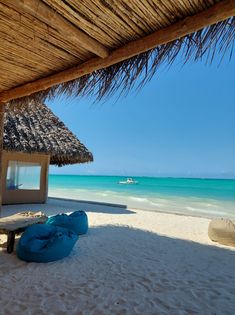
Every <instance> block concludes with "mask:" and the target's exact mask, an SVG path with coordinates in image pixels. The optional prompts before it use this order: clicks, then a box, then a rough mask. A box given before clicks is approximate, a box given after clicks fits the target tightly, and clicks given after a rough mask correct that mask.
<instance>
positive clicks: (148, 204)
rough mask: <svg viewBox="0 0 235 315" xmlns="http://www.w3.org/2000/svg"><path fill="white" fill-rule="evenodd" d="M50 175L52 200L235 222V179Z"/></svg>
mask: <svg viewBox="0 0 235 315" xmlns="http://www.w3.org/2000/svg"><path fill="white" fill-rule="evenodd" d="M125 179H126V178H125V177H119V176H80V175H49V196H51V197H61V198H70V199H79V200H91V201H99V202H108V203H119V204H124V205H127V207H129V208H136V209H144V210H151V211H163V212H173V213H180V214H189V215H199V216H206V217H218V216H223V217H230V218H233V219H235V179H198V178H156V177H135V178H134V180H136V181H138V184H134V185H133V184H132V185H123V184H119V181H121V180H125Z"/></svg>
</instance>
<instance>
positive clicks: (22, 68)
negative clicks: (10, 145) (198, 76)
mask: <svg viewBox="0 0 235 315" xmlns="http://www.w3.org/2000/svg"><path fill="white" fill-rule="evenodd" d="M223 2H224V3H225V2H226V3H229V4H230V6H231V3H232V0H222V1H218V0H205V1H198V0H190V1H189V0H180V1H175V0H164V1H162V0H132V1H127V0H112V1H108V0H91V1H76V0H68V1H59V0H47V1H46V0H45V1H44V0H37V1H36V0H25V1H24V5H21V2H17V1H11V0H4V1H3V0H0V12H1V11H2V12H3V14H2V16H1V15H0V26H1V25H3V26H4V27H2V28H0V44H1V40H3V46H4V47H5V50H4V51H3V52H0V67H2V69H3V70H4V69H5V70H6V69H7V74H5V73H3V75H0V100H1V91H3V92H4V91H6V90H8V89H11V88H14V87H16V86H17V85H23V84H25V83H27V82H33V81H35V80H38V79H41V78H43V77H49V76H50V75H53V74H55V73H58V72H60V71H63V70H65V69H69V68H70V67H74V66H77V65H82V64H83V63H86V62H87V61H89V60H93V59H95V55H100V56H101V57H105V56H106V54H108V53H109V52H110V53H111V54H112V52H113V51H115V49H118V48H120V47H123V46H124V45H125V44H127V43H129V42H131V41H133V40H138V39H141V38H145V36H147V35H149V34H152V33H153V32H156V31H159V30H162V29H165V28H167V27H169V26H171V25H174V24H175V23H177V22H180V21H183V20H184V19H185V18H187V17H193V16H194V15H196V14H199V13H200V12H203V11H205V10H207V9H208V8H212V7H213V6H214V5H216V4H219V3H223ZM231 7H232V6H231ZM231 12H233V11H231ZM48 14H50V19H48V20H46V17H47V16H49V15H48ZM232 15H233V13H231V18H228V19H226V20H222V21H221V22H218V23H216V24H214V25H211V26H208V27H206V28H204V29H201V30H198V31H196V32H189V33H188V34H187V35H186V36H181V37H180V36H179V37H176V39H175V40H173V41H170V42H167V43H165V44H162V45H159V46H157V47H156V48H154V49H150V50H148V51H146V52H142V53H140V54H137V55H135V56H134V57H132V58H127V59H126V60H123V61H122V62H117V63H114V64H112V65H109V66H107V67H106V66H105V67H100V68H99V67H97V68H96V70H95V71H93V72H92V73H85V74H84V75H80V77H79V78H78V79H76V80H71V81H69V82H65V83H62V84H59V85H57V86H53V87H50V88H49V89H46V90H43V91H40V92H38V93H35V94H33V95H31V96H29V97H24V98H23V99H21V100H20V103H21V104H22V103H25V104H27V103H28V102H29V100H31V99H34V100H37V101H39V102H44V101H45V99H46V98H47V97H48V98H50V97H54V96H55V95H58V94H61V93H65V94H68V95H71V94H72V95H81V96H82V95H93V96H94V97H95V98H96V99H98V100H100V99H102V98H104V97H108V96H110V95H112V94H113V93H115V92H117V91H119V92H120V93H121V94H122V93H126V92H128V91H129V90H130V89H131V88H132V87H133V86H134V85H135V84H136V86H137V87H138V88H140V87H142V86H143V85H144V83H146V82H147V81H148V80H150V79H151V78H152V76H153V75H154V74H155V73H157V70H158V68H159V66H160V65H162V64H165V65H171V64H172V63H173V62H174V61H175V60H176V58H177V57H178V56H179V57H181V60H182V62H183V63H186V62H188V61H190V60H194V61H197V60H201V59H202V58H205V60H206V61H208V62H211V61H212V60H213V58H214V56H215V55H216V54H217V53H218V54H220V55H221V59H223V57H224V55H225V52H228V54H229V56H230V58H231V56H232V51H233V45H234V38H235V18H234V17H233V16H232ZM1 18H2V20H1ZM32 22H33V23H34V27H33V28H32V27H31V25H32ZM68 23H69V24H68ZM68 25H69V26H70V27H71V26H72V29H71V31H72V32H71V33H72V35H73V32H74V34H75V33H76V31H77V30H79V31H82V32H83V33H84V34H85V35H86V36H88V37H89V38H88V39H92V40H95V41H96V42H95V43H93V42H92V43H90V42H89V40H88V41H85V46H84V45H83V44H84V42H82V41H81V45H78V43H77V37H76V36H72V35H71V34H69V32H67V33H64V32H65V31H66V30H68ZM183 26H184V25H183ZM63 30H64V32H63ZM10 31H11V32H10ZM186 33H187V32H186ZM78 37H79V36H78ZM87 43H88V45H87ZM97 43H98V46H97V45H96V44H97ZM90 44H91V45H90ZM89 45H90V46H89ZM94 47H95V48H94ZM38 52H40V54H39V53H38ZM102 55H103V56H102ZM9 56H10V57H9ZM22 56H23V57H22ZM96 58H98V61H99V59H102V58H99V57H96ZM107 58H109V57H107ZM11 103H12V104H15V103H18V101H17V100H16V101H14V100H12V101H11Z"/></svg>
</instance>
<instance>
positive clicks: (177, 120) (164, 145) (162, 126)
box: [47, 58, 235, 178]
mask: <svg viewBox="0 0 235 315" xmlns="http://www.w3.org/2000/svg"><path fill="white" fill-rule="evenodd" d="M234 73H235V60H234V58H233V60H231V61H230V62H229V61H228V60H225V61H224V62H223V63H222V64H221V65H220V66H219V67H218V60H215V61H214V63H213V64H212V65H205V63H204V62H197V63H189V64H187V65H185V66H183V67H182V66H180V65H173V66H172V67H171V68H170V69H169V70H166V69H160V70H159V71H158V73H157V74H156V76H155V77H154V78H153V79H152V81H151V82H149V83H147V85H146V86H145V87H144V88H143V89H142V90H141V91H140V92H138V93H136V92H135V91H133V92H131V93H129V94H128V96H127V97H121V98H119V99H118V100H117V99H116V97H113V98H111V99H109V100H108V101H106V102H105V103H94V102H93V100H92V99H88V98H78V99H74V98H72V97H71V98H66V97H58V98H56V99H54V100H53V101H48V102H47V105H48V106H49V107H50V108H51V109H52V110H53V112H54V113H55V114H56V115H57V116H58V117H59V118H60V119H61V120H62V121H63V122H64V123H65V124H66V125H67V126H68V127H69V129H70V130H71V131H72V132H74V133H75V134H76V135H77V137H78V138H79V139H80V141H81V142H83V143H84V144H85V145H86V146H87V148H88V149H89V150H90V151H91V152H92V153H93V155H94V162H93V163H89V164H81V165H72V166H65V167H62V168H57V167H51V168H50V173H51V174H82V175H85V174H87V175H102V174H103V175H122V176H127V175H132V176H137V175H140V176H183V177H185V176H186V177H219V178H224V177H229V178H235V140H234V139H235V80H234Z"/></svg>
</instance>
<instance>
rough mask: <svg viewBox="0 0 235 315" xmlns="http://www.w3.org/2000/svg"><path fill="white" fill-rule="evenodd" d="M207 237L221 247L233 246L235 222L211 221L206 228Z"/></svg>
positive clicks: (225, 220) (234, 242) (234, 241)
mask: <svg viewBox="0 0 235 315" xmlns="http://www.w3.org/2000/svg"><path fill="white" fill-rule="evenodd" d="M208 236H209V238H210V239H211V240H212V241H214V242H218V243H220V244H223V245H228V246H235V222H233V221H231V220H229V219H213V220H211V222H210V224H209V227H208Z"/></svg>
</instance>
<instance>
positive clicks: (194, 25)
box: [0, 0, 235, 102]
mask: <svg viewBox="0 0 235 315" xmlns="http://www.w3.org/2000/svg"><path fill="white" fill-rule="evenodd" d="M233 15H235V1H234V0H224V1H221V2H219V3H217V4H215V5H213V6H212V7H210V8H209V9H207V10H204V11H202V12H200V13H198V14H195V15H193V16H188V17H187V18H185V19H183V20H181V21H179V22H177V23H175V24H172V25H170V26H168V27H166V28H164V29H161V30H159V31H156V32H154V33H152V34H150V35H148V36H145V37H143V38H141V39H138V40H135V41H132V42H130V43H128V44H126V45H124V46H122V47H121V48H118V49H116V50H115V51H113V52H112V53H111V54H110V55H109V56H108V57H106V58H104V59H101V58H98V57H97V58H92V59H90V60H88V61H86V62H84V63H82V64H80V65H78V66H76V67H73V68H70V69H67V70H64V71H61V72H59V73H56V74H53V75H50V76H48V77H45V78H42V79H39V80H36V81H33V82H30V83H27V84H24V85H22V86H19V87H16V88H13V89H10V90H8V91H3V92H1V93H0V101H3V102H8V101H10V100H13V99H17V98H21V97H24V96H28V95H30V94H33V93H36V92H39V91H42V90H46V89H48V88H50V87H52V86H55V85H58V84H60V83H63V82H68V81H71V80H74V79H77V78H80V77H82V76H84V75H86V74H89V73H91V72H93V71H96V70H99V69H102V68H107V67H109V66H111V65H113V64H116V63H118V62H121V61H124V60H126V59H128V58H131V57H133V56H136V55H138V54H140V53H143V52H145V51H147V50H150V49H152V48H154V47H156V46H158V45H162V44H166V43H169V42H171V41H174V40H176V39H178V38H180V37H183V36H186V35H188V34H191V33H194V32H196V31H198V30H200V29H202V28H204V27H206V26H209V25H212V24H215V23H217V22H220V21H223V20H226V19H228V18H229V17H231V16H233Z"/></svg>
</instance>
